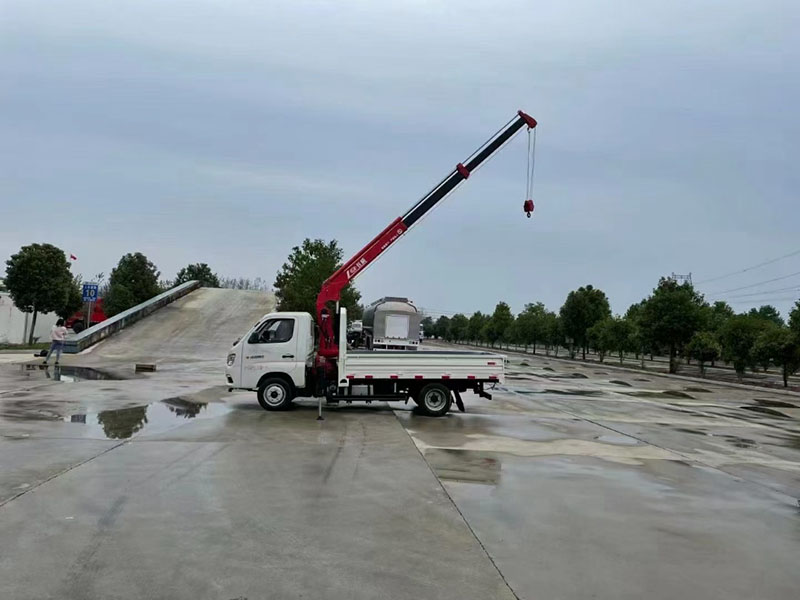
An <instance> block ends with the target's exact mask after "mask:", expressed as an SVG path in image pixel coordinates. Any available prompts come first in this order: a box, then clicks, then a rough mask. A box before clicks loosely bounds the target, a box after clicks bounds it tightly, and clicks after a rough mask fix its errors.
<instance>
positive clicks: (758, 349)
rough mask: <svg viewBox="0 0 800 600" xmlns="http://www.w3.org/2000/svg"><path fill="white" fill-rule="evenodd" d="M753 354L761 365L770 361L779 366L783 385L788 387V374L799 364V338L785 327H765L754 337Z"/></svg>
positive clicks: (795, 369)
mask: <svg viewBox="0 0 800 600" xmlns="http://www.w3.org/2000/svg"><path fill="white" fill-rule="evenodd" d="M753 354H754V355H755V358H756V360H757V361H758V362H759V364H761V365H762V366H763V365H764V363H766V364H767V365H769V363H770V361H771V362H773V363H775V366H778V367H781V371H782V374H783V387H788V385H789V375H792V374H794V373H795V371H797V369H798V367H799V366H800V338H798V336H797V335H795V333H794V332H793V331H791V330H790V329H787V328H785V327H767V328H766V329H764V330H763V331H762V332H761V333H760V334H759V336H758V338H757V339H756V341H755V344H754V345H753ZM765 370H766V368H765Z"/></svg>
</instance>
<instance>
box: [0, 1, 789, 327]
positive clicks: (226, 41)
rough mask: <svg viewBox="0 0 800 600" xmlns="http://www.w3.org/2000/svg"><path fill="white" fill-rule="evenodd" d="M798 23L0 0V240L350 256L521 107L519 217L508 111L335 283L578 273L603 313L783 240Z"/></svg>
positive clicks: (482, 10)
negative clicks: (425, 209)
mask: <svg viewBox="0 0 800 600" xmlns="http://www.w3.org/2000/svg"><path fill="white" fill-rule="evenodd" d="M799 23H800V3H798V2H796V1H786V2H778V1H775V2H770V1H755V0H749V1H738V0H720V1H717V2H705V1H702V0H691V1H684V0H674V1H672V2H664V1H663V0H660V1H657V2H656V1H643V0H631V1H627V2H622V1H613V0H607V1H605V2H597V1H578V0H572V1H570V2H559V1H534V0H522V1H516V0H515V1H500V2H472V1H470V0H457V1H456V0H453V1H449V0H448V1H443V0H442V1H437V0H428V1H422V0H417V1H406V2H399V1H397V2H388V1H383V2H379V1H370V0H362V1H357V2H355V1H354V2H346V1H344V0H337V1H333V2H305V1H300V0H291V1H286V2H268V1H264V0H260V1H252V2H243V1H239V2H237V1H223V0H218V1H201V0H191V1H186V2H179V1H175V0H172V1H170V2H163V1H152V2H148V1H145V0H135V1H127V0H115V1H114V2H108V1H105V0H98V1H96V2H89V1H84V0H69V1H63V2H53V1H48V2H39V1H35V0H0V259H2V261H4V260H5V258H7V257H8V256H9V255H10V254H12V253H13V252H15V251H16V250H17V249H18V248H19V247H20V246H21V245H24V244H28V243H32V242H51V243H54V244H56V245H58V246H59V247H61V248H63V249H64V250H65V251H67V252H68V253H69V252H71V253H74V254H75V255H77V256H78V259H79V260H78V261H77V263H76V265H75V267H74V268H75V270H76V271H78V272H82V273H83V274H84V276H87V277H89V276H91V275H93V274H95V273H97V272H99V271H104V272H106V273H108V272H109V271H110V270H111V268H112V267H113V266H114V264H116V262H117V260H119V258H120V256H121V255H122V254H124V253H126V252H133V251H141V252H144V253H145V254H146V255H147V256H148V257H149V258H150V259H151V260H153V261H154V262H155V263H156V264H157V266H158V267H159V268H160V269H161V271H162V273H163V277H165V278H166V277H174V275H175V272H176V271H177V269H178V268H180V267H181V266H183V265H185V264H186V263H189V262H200V261H202V262H208V263H209V264H210V265H211V266H212V268H213V269H214V270H215V271H217V272H219V273H220V274H221V275H225V276H244V277H251V278H254V277H259V276H260V277H262V278H265V279H268V280H269V281H273V280H274V276H275V273H276V271H277V269H278V268H279V267H280V265H281V263H282V262H283V261H284V260H285V258H286V256H287V254H288V253H289V251H290V249H291V247H292V246H293V245H296V244H299V243H300V242H301V241H302V239H303V238H305V237H321V238H326V239H331V238H336V239H338V240H339V241H340V243H341V245H342V247H343V248H344V251H345V255H346V256H350V255H351V254H352V253H354V252H356V251H357V250H358V249H359V248H360V247H361V246H363V245H364V243H366V242H367V241H369V240H370V239H371V238H372V237H373V236H374V235H375V234H376V233H377V232H378V231H380V230H381V229H382V228H383V227H384V226H385V225H386V224H387V223H388V222H389V221H391V220H392V219H393V218H394V217H396V216H398V215H400V214H402V213H404V212H405V211H406V210H407V209H408V208H409V207H410V206H411V205H412V204H413V203H414V202H415V201H416V200H417V199H418V198H419V197H420V196H422V195H423V194H424V193H426V192H427V191H428V190H429V189H430V187H431V186H432V185H433V184H435V183H437V182H438V181H439V180H440V179H441V178H442V177H443V176H444V175H446V174H447V172H448V171H449V170H450V169H451V168H452V167H453V166H454V165H455V163H457V162H458V161H460V160H463V159H464V158H466V157H467V155H469V154H470V153H471V152H472V150H473V149H474V148H475V147H476V146H478V145H479V144H481V143H482V142H483V141H484V140H485V139H486V138H487V137H488V136H489V135H490V134H491V133H493V132H494V131H495V130H497V129H498V128H499V127H500V126H501V125H502V124H503V123H505V122H506V121H507V120H508V119H509V118H511V117H512V116H513V115H514V113H515V112H516V110H517V109H519V108H522V109H524V110H526V111H527V112H529V113H530V114H531V115H533V116H534V117H536V118H537V119H538V121H539V123H540V126H539V128H538V147H537V155H536V156H537V162H536V179H535V187H534V201H535V202H536V212H535V214H534V217H533V218H532V219H526V218H525V216H524V213H523V212H522V202H523V200H524V199H525V198H524V193H525V164H526V163H525V160H526V138H525V134H524V133H523V134H520V135H519V136H518V137H517V138H516V139H515V140H514V141H513V142H512V144H510V145H509V146H507V147H506V148H505V149H504V150H503V151H502V152H501V153H500V154H499V155H498V156H496V158H495V159H494V160H492V161H491V162H490V163H489V164H488V165H487V166H486V167H485V168H483V169H481V171H480V172H479V173H477V174H476V175H475V176H474V177H473V178H471V179H470V180H469V181H468V182H466V183H465V184H464V185H463V187H462V188H461V189H459V190H458V191H457V192H456V193H455V194H454V195H452V196H451V197H450V198H448V199H447V200H446V201H445V202H444V204H443V205H442V206H441V207H440V208H438V209H437V210H436V211H435V212H434V213H433V214H432V215H430V216H429V217H428V218H427V219H425V220H424V221H423V222H422V223H421V224H420V225H419V227H417V228H415V229H413V230H412V231H411V232H409V233H408V234H407V235H406V236H405V238H404V239H402V240H401V241H400V242H399V243H398V244H397V245H396V246H395V247H394V248H393V249H391V250H390V251H389V252H388V253H387V254H386V255H385V256H384V257H383V258H382V259H381V260H380V261H379V262H377V263H376V264H375V265H374V266H373V267H371V268H370V269H369V270H368V271H366V272H365V273H364V274H363V275H362V276H361V277H359V279H358V280H357V285H358V287H359V289H360V290H361V292H362V294H363V297H364V299H365V300H366V301H371V300H374V299H376V298H379V297H381V296H385V295H404V296H408V297H410V298H412V299H413V300H414V301H416V303H417V304H418V305H421V306H424V307H427V308H430V309H433V310H436V311H447V312H453V311H464V312H471V311H474V310H483V311H487V310H491V309H492V308H493V306H494V304H495V303H496V302H497V301H498V300H505V301H507V302H509V304H511V306H512V308H513V309H514V310H520V309H521V308H522V307H523V305H524V304H525V303H526V302H532V301H537V300H541V301H543V302H544V303H545V304H546V305H547V306H548V307H550V308H551V309H558V307H559V306H560V305H561V304H562V303H563V300H564V297H565V296H566V294H567V292H568V291H569V290H571V289H574V288H576V287H578V286H580V285H585V284H593V285H595V286H596V287H600V288H601V289H603V290H604V291H605V292H606V293H607V294H608V296H609V298H610V300H611V304H612V308H613V310H614V311H615V312H624V311H625V310H626V308H627V307H628V305H629V304H631V303H632V302H636V301H638V300H640V299H641V298H642V297H644V296H645V295H647V294H648V293H649V292H650V291H651V290H652V288H653V286H654V285H655V284H656V283H657V281H658V278H659V276H661V275H665V274H669V273H672V272H673V271H675V272H678V273H688V272H691V273H692V275H693V277H694V279H695V281H702V280H704V279H709V278H713V277H715V276H718V275H722V274H725V273H728V272H730V271H735V270H738V269H742V268H745V267H748V266H751V265H754V264H756V263H759V262H761V261H764V260H767V259H770V258H774V257H778V256H781V255H784V254H787V253H789V252H792V251H794V250H798V249H800V235H798V232H799V231H800V211H798V207H799V206H800V203H798V200H797V194H798V190H800V174H799V173H800V168H798V165H797V161H798V139H800V114H799V113H798V108H797V107H798V105H800V77H799V76H798V75H800V73H798V70H799V69H798V64H800V36H798V35H797V31H798V24H799ZM2 261H0V263H1V262H2ZM796 272H800V254H799V255H795V256H793V257H789V258H786V259H784V260H781V261H777V262H775V263H773V264H771V265H768V266H766V267H764V268H759V269H755V270H752V271H748V272H746V273H743V274H741V275H737V276H734V277H728V278H724V279H721V280H718V281H715V282H711V283H708V284H707V285H703V284H701V285H699V286H698V287H699V289H700V290H701V291H703V292H705V293H706V294H707V296H708V297H709V298H710V299H712V300H713V299H717V298H718V297H720V298H725V297H727V298H730V300H731V301H732V302H736V304H734V307H735V308H736V309H737V310H743V309H746V308H749V307H750V306H752V305H758V304H761V303H762V301H763V300H765V299H768V300H771V299H774V298H784V299H785V298H789V297H800V291H796V290H788V291H780V292H771V290H783V289H784V288H787V287H791V286H797V287H798V288H800V275H798V276H792V277H787V278H785V279H780V280H777V281H775V282H772V283H765V284H762V285H758V286H754V287H747V288H745V289H743V290H735V291H732V292H726V290H730V289H734V288H738V287H741V286H749V285H750V284H753V283H757V282H760V281H764V280H767V279H772V278H778V277H783V276H784V275H789V274H791V273H796ZM765 291H766V292H767V293H765V294H764V295H763V296H744V297H743V296H742V295H743V294H748V293H750V294H752V293H754V292H765ZM772 303H773V304H775V305H776V306H778V307H779V308H780V309H781V310H782V311H783V312H784V314H785V313H786V311H787V309H788V307H789V306H790V305H791V304H792V302H791V301H790V300H788V299H786V300H780V301H774V302H772Z"/></svg>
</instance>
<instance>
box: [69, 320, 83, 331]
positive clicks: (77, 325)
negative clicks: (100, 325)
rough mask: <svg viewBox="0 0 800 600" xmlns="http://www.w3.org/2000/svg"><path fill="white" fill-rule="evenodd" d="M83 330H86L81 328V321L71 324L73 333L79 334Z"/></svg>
mask: <svg viewBox="0 0 800 600" xmlns="http://www.w3.org/2000/svg"><path fill="white" fill-rule="evenodd" d="M84 329H86V328H85V327H84V326H83V321H75V323H73V324H72V331H74V332H75V333H80V332H81V331H83V330H84Z"/></svg>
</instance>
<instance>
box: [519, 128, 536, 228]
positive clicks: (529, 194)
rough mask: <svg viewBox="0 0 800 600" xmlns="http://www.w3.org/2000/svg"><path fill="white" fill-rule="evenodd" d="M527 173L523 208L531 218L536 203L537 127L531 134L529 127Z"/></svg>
mask: <svg viewBox="0 0 800 600" xmlns="http://www.w3.org/2000/svg"><path fill="white" fill-rule="evenodd" d="M526 167H527V173H526V174H525V202H524V203H523V205H522V210H524V211H525V213H526V214H527V215H528V218H530V216H531V213H532V212H533V209H534V205H533V174H534V170H535V168H536V129H535V128H534V130H533V135H531V129H530V128H528V156H527V164H526Z"/></svg>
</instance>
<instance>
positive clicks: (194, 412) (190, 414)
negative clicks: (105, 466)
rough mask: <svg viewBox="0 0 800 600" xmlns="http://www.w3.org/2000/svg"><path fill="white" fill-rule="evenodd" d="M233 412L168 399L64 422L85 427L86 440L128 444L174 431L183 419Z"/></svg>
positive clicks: (219, 406)
mask: <svg viewBox="0 0 800 600" xmlns="http://www.w3.org/2000/svg"><path fill="white" fill-rule="evenodd" d="M230 411H231V409H230V408H229V407H228V406H227V405H225V404H222V403H218V402H214V403H208V404H206V403H195V402H191V401H188V400H186V399H184V398H169V399H167V400H162V401H161V402H155V403H153V404H148V405H145V406H133V407H130V408H120V409H116V410H104V411H101V412H99V413H81V414H75V415H70V416H69V417H64V419H63V420H64V421H65V422H67V423H76V424H79V425H82V426H83V427H82V429H81V431H80V433H81V435H82V436H83V437H89V438H94V439H103V438H104V439H109V440H126V439H128V438H130V437H132V436H134V435H135V434H137V433H140V432H142V431H146V430H151V429H152V430H158V431H163V430H165V429H171V428H172V427H175V426H177V425H180V424H181V423H180V420H181V419H195V418H201V419H202V418H213V417H219V416H222V415H225V414H227V413H229V412H230Z"/></svg>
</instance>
